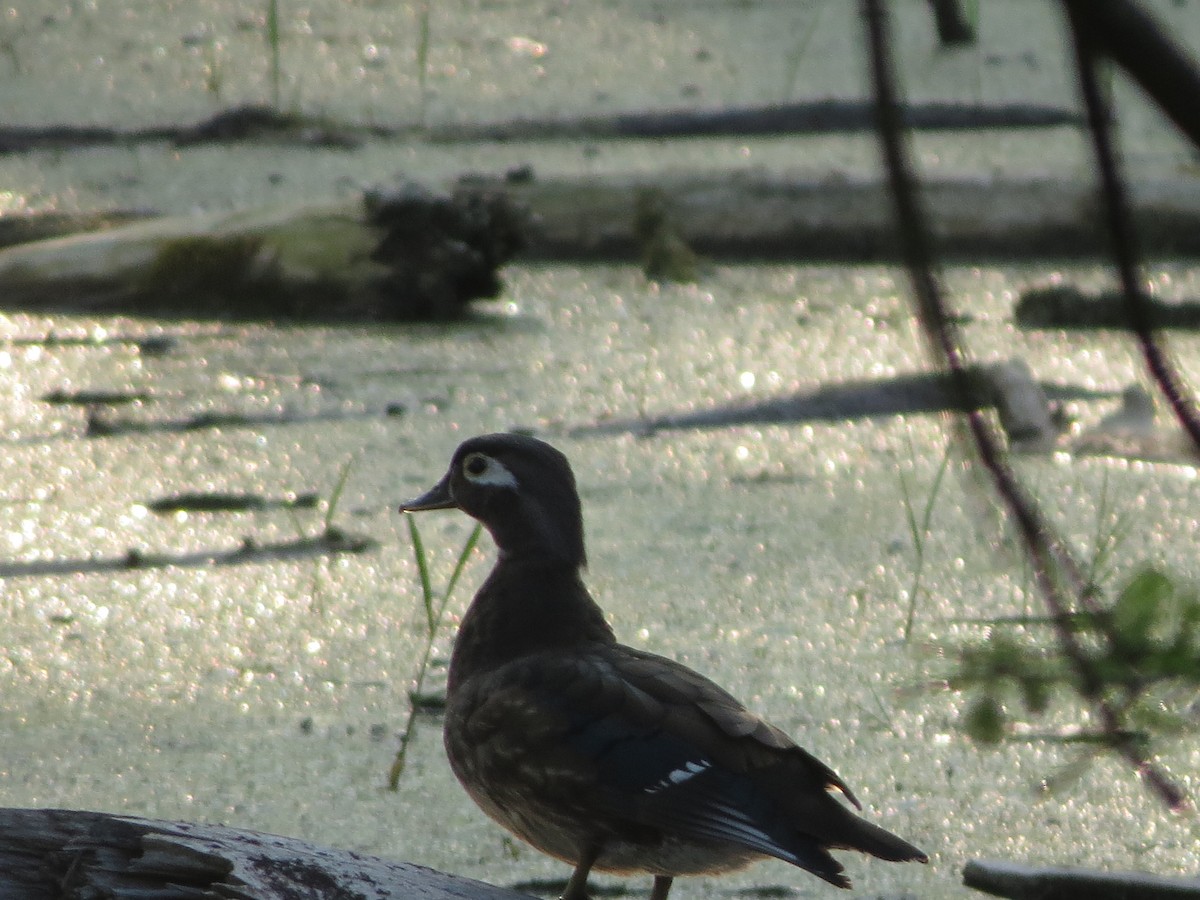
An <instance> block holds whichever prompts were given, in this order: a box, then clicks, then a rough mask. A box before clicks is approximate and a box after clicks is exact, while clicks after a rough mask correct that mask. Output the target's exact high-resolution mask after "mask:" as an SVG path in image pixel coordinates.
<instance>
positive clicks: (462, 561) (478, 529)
mask: <svg viewBox="0 0 1200 900" xmlns="http://www.w3.org/2000/svg"><path fill="white" fill-rule="evenodd" d="M482 533H483V524H482V523H480V522H476V523H475V528H474V530H473V531H472V532H471V536H470V537H468V538H467V542H466V543H465V544H463V548H462V552H461V553H459V554H458V562H456V563H455V564H454V571H453V572H451V573H450V580H449V581H448V582H446V593H445V594H444V595H443V596H442V608H443V609H444V608H445V606H446V601H447V600H449V599H450V595H451V594H453V593H454V588H455V587H456V586H457V585H458V578H459V576H460V575H462V573H463V569H465V568H466V567H467V560H468V559H470V558H471V553H472V552H474V550H475V545H476V544H478V543H479V536H480V535H481V534H482ZM440 618H441V617H440V616H439V619H440Z"/></svg>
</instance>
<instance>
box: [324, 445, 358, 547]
mask: <svg viewBox="0 0 1200 900" xmlns="http://www.w3.org/2000/svg"><path fill="white" fill-rule="evenodd" d="M353 466H354V457H353V456H352V457H350V458H349V459H348V460H346V462H345V463H343V464H342V471H341V472H339V473H338V480H337V481H336V482H335V483H334V485H333V490H332V491H331V492H330V494H329V505H328V506H327V507H326V508H325V521H324V523H323V525H324V528H325V533H326V534H328V533H329V527H330V526H331V525H332V524H333V517H334V514H335V513H336V512H337V508H338V503H340V502H341V499H342V493H343V492H344V491H345V490H346V482H347V481H349V480H350V469H351V468H352V467H353Z"/></svg>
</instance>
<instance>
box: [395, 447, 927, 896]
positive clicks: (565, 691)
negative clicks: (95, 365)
mask: <svg viewBox="0 0 1200 900" xmlns="http://www.w3.org/2000/svg"><path fill="white" fill-rule="evenodd" d="M453 507H457V508H458V509H461V510H463V511H464V512H466V513H468V514H469V515H471V516H474V517H475V518H477V519H479V520H480V521H481V522H482V523H483V524H484V525H485V526H486V527H487V528H488V530H489V531H490V532H491V534H492V536H493V538H494V539H495V541H496V544H497V547H498V549H499V558H498V559H497V562H496V566H495V568H494V569H493V570H492V572H491V574H490V575H489V576H488V578H487V580H486V581H485V582H484V584H483V586H482V587H481V588H480V589H479V592H478V593H477V594H476V596H475V599H474V601H473V602H472V604H471V607H470V609H468V611H467V613H466V615H465V617H464V618H463V621H462V625H461V626H460V629H459V633H458V637H457V639H456V640H455V644H454V652H453V654H452V656H451V660H450V679H449V686H448V696H447V710H446V726H445V742H446V751H447V754H448V756H449V758H450V764H451V767H452V768H453V769H454V773H455V774H456V775H457V776H458V778H459V780H460V781H461V782H462V784H463V786H464V787H465V788H466V789H467V791H468V793H469V794H470V795H471V797H472V798H474V800H475V802H476V803H478V804H479V806H480V807H481V808H482V809H483V810H484V811H485V812H486V813H487V814H488V815H489V816H491V817H492V818H493V819H495V820H496V821H497V822H499V823H500V824H501V825H503V826H504V827H505V828H507V829H508V830H509V831H511V832H512V833H514V834H515V835H517V836H518V837H520V838H522V839H523V840H525V841H528V842H529V843H530V844H532V845H533V846H535V847H537V848H538V849H539V850H541V851H542V852H544V853H548V854H550V855H551V856H555V857H557V858H559V859H562V860H564V861H566V862H568V863H571V864H572V865H574V866H575V871H574V873H573V874H572V876H571V880H570V882H569V883H568V886H567V890H566V892H565V893H564V894H563V898H564V900H583V898H586V896H587V894H586V888H587V875H588V872H589V871H590V870H591V869H592V868H596V869H599V870H604V871H611V872H643V873H648V874H651V875H653V876H654V889H653V891H652V893H651V900H666V897H667V893H668V891H669V890H670V887H671V880H672V879H673V878H674V877H675V876H678V875H698V874H712V873H719V872H725V871H729V870H731V869H736V868H740V867H741V866H744V865H746V864H747V863H750V862H753V861H755V860H757V859H761V858H763V857H767V856H774V857H777V858H779V859H782V860H785V861H787V862H790V863H792V864H793V865H796V866H800V867H801V868H804V869H807V870H808V871H810V872H812V873H813V874H815V875H817V876H819V877H820V878H823V879H825V880H826V881H828V882H829V883H831V884H834V885H837V886H838V887H849V886H850V880H849V879H848V878H847V877H846V876H845V875H844V874H843V868H842V865H841V864H840V863H839V862H838V861H837V860H836V859H834V858H833V856H831V855H830V854H829V852H828V851H829V849H849V850H859V851H862V852H864V853H870V854H872V855H874V856H878V857H880V858H882V859H888V860H897V861H904V860H919V861H921V862H925V861H926V856H925V854H924V853H923V852H922V851H921V850H919V849H917V848H916V847H914V846H913V845H911V844H909V843H908V842H907V841H904V840H903V839H901V838H899V837H897V836H895V835H893V834H891V833H890V832H888V831H885V830H884V829H882V828H880V827H879V826H877V825H873V824H871V823H870V822H867V821H865V820H863V819H861V818H859V817H858V816H856V815H855V814H854V813H853V812H851V810H850V809H848V808H847V807H846V805H845V804H843V803H841V802H839V801H838V800H837V799H836V797H835V796H834V795H833V793H832V792H833V791H837V792H839V793H841V794H842V795H843V796H844V797H845V798H846V799H848V800H849V801H850V802H851V803H853V804H854V806H855V807H859V803H858V801H857V799H855V797H854V795H853V794H852V793H851V791H850V789H849V788H848V787H847V786H846V785H845V783H844V782H843V781H842V780H841V779H840V778H839V777H838V776H837V774H835V773H834V771H833V770H832V769H830V768H829V767H828V766H826V765H825V764H824V763H822V762H821V761H820V760H818V759H817V758H816V757H814V756H812V755H811V754H809V753H808V752H807V751H805V750H803V749H802V748H800V747H798V746H796V744H795V743H793V742H792V740H791V739H790V738H789V737H788V736H787V735H786V734H784V733H783V732H782V731H780V730H779V729H778V728H776V727H774V726H773V725H770V724H769V723H767V722H765V721H764V720H762V719H761V718H759V717H758V716H756V715H754V714H753V713H752V712H750V711H748V710H747V709H746V708H745V707H744V706H742V704H740V703H739V702H738V701H737V700H736V699H734V698H733V697H732V696H730V695H729V694H728V693H727V692H726V691H724V690H722V689H721V688H720V687H718V686H717V685H716V684H714V683H713V682H711V681H709V680H708V679H707V678H705V677H704V676H702V675H699V674H698V673H696V672H693V671H692V670H691V669H688V668H687V667H686V666H683V665H681V664H679V663H677V662H675V661H673V660H670V659H666V658H664V657H661V656H656V655H654V654H652V653H647V652H644V651H641V650H635V649H633V648H630V647H626V646H624V645H622V644H619V643H617V641H616V638H615V637H614V636H613V632H612V629H611V628H610V627H609V625H608V623H607V622H606V621H605V619H604V615H603V613H602V612H601V610H600V608H599V606H597V605H596V603H595V601H594V600H593V599H592V597H591V595H590V594H589V593H588V591H587V588H586V587H585V586H584V584H583V581H582V579H581V578H580V569H581V568H582V567H583V565H584V563H585V554H584V545H583V520H582V515H581V511H580V504H579V496H578V493H577V491H576V488H575V479H574V476H573V474H572V472H571V468H570V465H569V464H568V462H567V459H566V457H565V456H563V455H562V454H561V453H559V452H558V451H557V450H555V449H554V448H553V447H551V446H549V445H548V444H545V443H543V442H542V441H538V440H536V439H534V438H530V437H524V436H520V435H513V434H493V435H485V436H482V437H477V438H472V439H470V440H468V441H466V442H465V443H463V444H462V446H460V447H459V448H458V450H457V451H456V452H455V454H454V458H453V460H452V461H451V464H450V469H449V471H447V473H446V475H445V477H443V478H442V480H441V481H440V482H439V483H438V484H437V485H436V486H435V487H433V488H432V489H431V490H430V491H429V492H427V493H426V494H424V495H423V496H422V497H419V498H418V499H416V500H413V501H411V502H408V503H405V504H403V505H402V506H401V509H402V510H414V511H415V510H424V509H447V508H453Z"/></svg>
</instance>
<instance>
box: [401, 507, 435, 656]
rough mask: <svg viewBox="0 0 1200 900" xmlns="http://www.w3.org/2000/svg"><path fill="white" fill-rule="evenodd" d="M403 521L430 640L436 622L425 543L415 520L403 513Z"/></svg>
mask: <svg viewBox="0 0 1200 900" xmlns="http://www.w3.org/2000/svg"><path fill="white" fill-rule="evenodd" d="M404 519H405V521H406V522H408V536H409V538H411V540H412V545H413V559H414V560H416V563H417V573H418V575H419V576H420V579H421V602H422V603H423V604H424V607H425V625H426V627H427V629H428V631H427V634H428V635H429V638H430V639H431V640H432V639H433V635H434V633H435V632H436V631H437V621H436V619H435V617H434V611H433V583H432V582H431V581H430V579H429V560H428V558H426V555H425V543H424V541H422V540H421V532H420V530H419V529H418V528H417V520H416V519H414V518H413V516H412V513H405V514H404Z"/></svg>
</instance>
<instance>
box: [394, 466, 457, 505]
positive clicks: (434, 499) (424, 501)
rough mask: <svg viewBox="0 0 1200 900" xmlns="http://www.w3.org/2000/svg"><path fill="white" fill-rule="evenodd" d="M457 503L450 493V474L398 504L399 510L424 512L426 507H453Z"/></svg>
mask: <svg viewBox="0 0 1200 900" xmlns="http://www.w3.org/2000/svg"><path fill="white" fill-rule="evenodd" d="M457 507H458V504H457V503H455V502H454V498H453V497H452V496H451V495H450V474H449V473H446V477H445V478H443V479H442V480H441V481H439V482H438V483H437V484H435V485H434V486H433V487H431V488H430V489H429V490H427V491H426V492H425V493H423V494H422V495H421V496H420V497H417V498H415V499H413V500H405V501H404V502H403V503H401V504H400V512H424V511H425V510H427V509H455V508H457Z"/></svg>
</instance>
